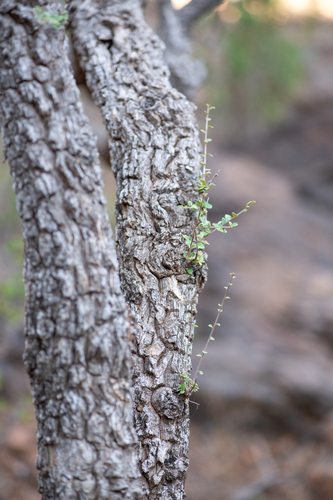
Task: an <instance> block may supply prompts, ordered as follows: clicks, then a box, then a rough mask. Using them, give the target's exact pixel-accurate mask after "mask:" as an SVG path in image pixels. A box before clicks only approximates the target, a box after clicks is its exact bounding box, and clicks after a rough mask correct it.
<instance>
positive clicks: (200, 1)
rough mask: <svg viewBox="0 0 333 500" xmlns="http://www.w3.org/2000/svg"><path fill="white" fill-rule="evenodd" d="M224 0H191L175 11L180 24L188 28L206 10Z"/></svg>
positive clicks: (208, 10) (211, 8)
mask: <svg viewBox="0 0 333 500" xmlns="http://www.w3.org/2000/svg"><path fill="white" fill-rule="evenodd" d="M224 2H225V0H192V1H191V2H190V3H188V4H187V5H185V7H183V8H182V9H180V10H179V11H178V12H177V16H178V17H179V18H180V20H181V23H182V25H183V26H184V27H185V28H186V29H187V30H188V29H189V28H191V26H192V25H193V23H194V22H195V21H196V20H197V19H199V17H201V16H203V15H204V14H206V13H207V12H210V11H211V10H213V9H215V8H216V7H218V6H219V5H221V4H223V3H224Z"/></svg>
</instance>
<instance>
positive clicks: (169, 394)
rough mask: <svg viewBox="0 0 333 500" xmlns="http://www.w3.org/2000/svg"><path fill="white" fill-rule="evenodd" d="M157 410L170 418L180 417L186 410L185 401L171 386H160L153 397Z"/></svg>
mask: <svg viewBox="0 0 333 500" xmlns="http://www.w3.org/2000/svg"><path fill="white" fill-rule="evenodd" d="M151 402H152V405H153V407H154V409H155V410H156V412H157V413H158V414H159V415H160V416H161V417H165V418H168V419H170V420H173V419H176V418H179V417H180V416H181V415H182V414H183V412H184V401H183V400H181V399H180V398H179V397H178V396H177V395H176V394H175V393H174V392H173V391H172V389H170V387H159V388H158V389H156V390H155V391H154V393H153V395H152V398H151Z"/></svg>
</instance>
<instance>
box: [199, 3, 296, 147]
mask: <svg viewBox="0 0 333 500" xmlns="http://www.w3.org/2000/svg"><path fill="white" fill-rule="evenodd" d="M285 23H286V13H285V9H284V8H283V7H282V5H281V3H280V1H279V0H239V1H237V2H227V3H225V4H224V5H222V6H221V7H220V8H219V9H218V10H216V11H215V12H214V13H213V14H211V15H210V16H208V17H206V18H204V19H202V20H201V22H200V23H199V24H198V25H197V27H196V34H195V37H194V38H195V41H196V43H195V48H196V53H197V54H198V55H199V56H200V57H202V58H203V59H204V60H205V61H206V64H207V66H208V81H207V85H206V88H205V89H204V92H205V94H206V95H207V96H208V95H209V99H210V101H211V102H213V103H214V105H215V106H217V107H218V109H219V118H220V119H221V120H222V123H224V125H225V127H224V128H225V129H226V133H227V136H228V139H229V140H230V141H232V142H237V143H238V144H240V143H241V142H242V141H244V140H245V139H247V138H248V137H251V135H252V134H253V133H254V132H258V129H259V130H260V129H261V128H262V127H266V126H267V125H268V124H272V123H275V122H277V121H278V120H281V119H282V118H283V116H284V115H285V113H286V110H287V107H288V105H289V104H290V102H291V100H292V98H293V97H294V96H295V92H296V90H297V87H298V85H299V83H300V81H301V77H302V73H303V71H302V70H303V64H302V53H301V49H300V47H299V45H298V44H297V42H296V40H295V39H293V37H292V36H290V33H289V32H288V30H287V29H286V26H285Z"/></svg>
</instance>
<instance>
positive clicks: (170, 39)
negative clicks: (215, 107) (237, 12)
mask: <svg viewBox="0 0 333 500" xmlns="http://www.w3.org/2000/svg"><path fill="white" fill-rule="evenodd" d="M221 3H223V0H192V2H190V3H189V4H188V5H186V6H185V7H183V8H182V9H180V10H178V11H177V10H175V9H174V8H173V6H172V4H171V1H170V0H157V4H158V8H159V12H160V25H159V36H160V37H161V38H162V40H163V41H164V43H165V46H166V48H165V52H164V59H165V62H166V63H167V65H168V66H169V68H170V72H171V78H170V79H171V83H172V85H173V86H174V87H176V88H177V89H178V90H179V91H180V92H182V93H183V94H185V95H186V96H187V97H188V98H189V99H193V97H194V95H195V92H196V91H197V90H198V88H199V87H201V85H202V83H203V81H204V80H205V78H206V74H207V71H206V68H205V65H204V63H203V62H202V61H201V60H200V59H195V58H194V57H193V54H192V50H191V43H190V38H189V32H190V28H191V26H192V25H193V23H194V21H195V20H196V19H198V18H199V17H200V16H201V15H203V14H205V13H206V12H208V11H209V10H211V9H213V8H214V7H217V6H218V5H220V4H221Z"/></svg>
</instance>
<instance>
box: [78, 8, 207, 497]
mask: <svg viewBox="0 0 333 500" xmlns="http://www.w3.org/2000/svg"><path fill="white" fill-rule="evenodd" d="M70 5H71V10H70V12H71V30H72V33H73V37H74V47H75V49H76V51H77V52H78V54H79V58H80V62H81V65H82V67H83V68H84V70H85V73H86V81H87V84H88V87H89V88H90V90H91V93H92V96H93V98H94V99H95V101H96V103H97V104H98V105H99V106H100V108H101V110H102V113H103V116H104V119H105V123H106V127H107V130H108V133H109V137H110V151H111V159H112V168H113V170H114V172H115V174H116V177H117V205H116V216H117V251H118V258H119V263H120V277H121V286H122V289H123V291H124V293H125V297H126V300H127V302H128V304H129V305H130V307H131V309H132V311H133V313H134V314H135V317H136V321H137V324H138V327H137V330H136V334H135V339H136V343H135V346H134V353H133V357H134V362H135V367H134V382H133V384H134V398H135V409H134V417H135V425H136V430H137V433H138V436H139V440H140V464H141V470H142V473H143V475H144V477H145V478H146V481H147V487H148V491H149V498H150V499H163V500H168V499H173V500H175V499H177V500H178V499H179V500H180V499H182V498H183V496H184V483H185V479H186V472H187V466H188V457H187V455H188V435H189V416H188V401H186V399H185V398H184V397H183V396H179V395H178V394H177V388H178V385H179V382H180V380H179V377H178V376H177V374H178V373H179V372H180V371H181V368H182V365H183V362H184V353H185V345H186V342H187V339H186V337H185V333H186V332H189V329H190V313H191V301H193V304H194V305H195V304H196V300H197V295H198V292H199V291H200V289H201V287H202V286H203V283H204V281H205V268H204V269H202V268H199V267H198V268H194V273H193V275H192V276H190V275H189V274H188V273H187V272H186V267H188V265H187V264H186V262H185V260H184V258H183V256H182V252H183V251H184V250H185V249H184V245H183V241H184V239H183V236H182V235H183V234H188V235H189V234H190V233H191V230H192V228H193V219H192V218H191V217H190V215H189V214H188V212H186V211H183V210H181V209H180V208H178V205H180V204H184V203H186V202H187V200H188V199H192V200H193V199H194V198H195V197H196V194H195V185H196V179H197V174H198V169H199V162H200V158H199V148H200V146H199V140H198V130H197V125H196V120H195V115H194V106H193V104H191V103H189V102H188V101H187V100H186V98H185V97H184V96H183V95H181V94H179V93H178V92H177V91H176V90H175V89H173V88H172V87H171V85H170V83H169V71H168V69H167V67H166V65H165V63H164V61H163V45H162V43H161V42H160V41H159V39H158V38H157V36H156V35H155V34H154V33H153V32H152V30H151V29H150V28H149V27H148V26H147V25H146V23H145V21H144V18H143V15H142V10H141V6H140V2H139V0H125V1H123V0H118V1H117V0H114V1H112V2H110V1H93V0H85V1H81V0H80V1H79V0H76V1H73V2H71V4H70ZM193 313H194V311H193Z"/></svg>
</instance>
